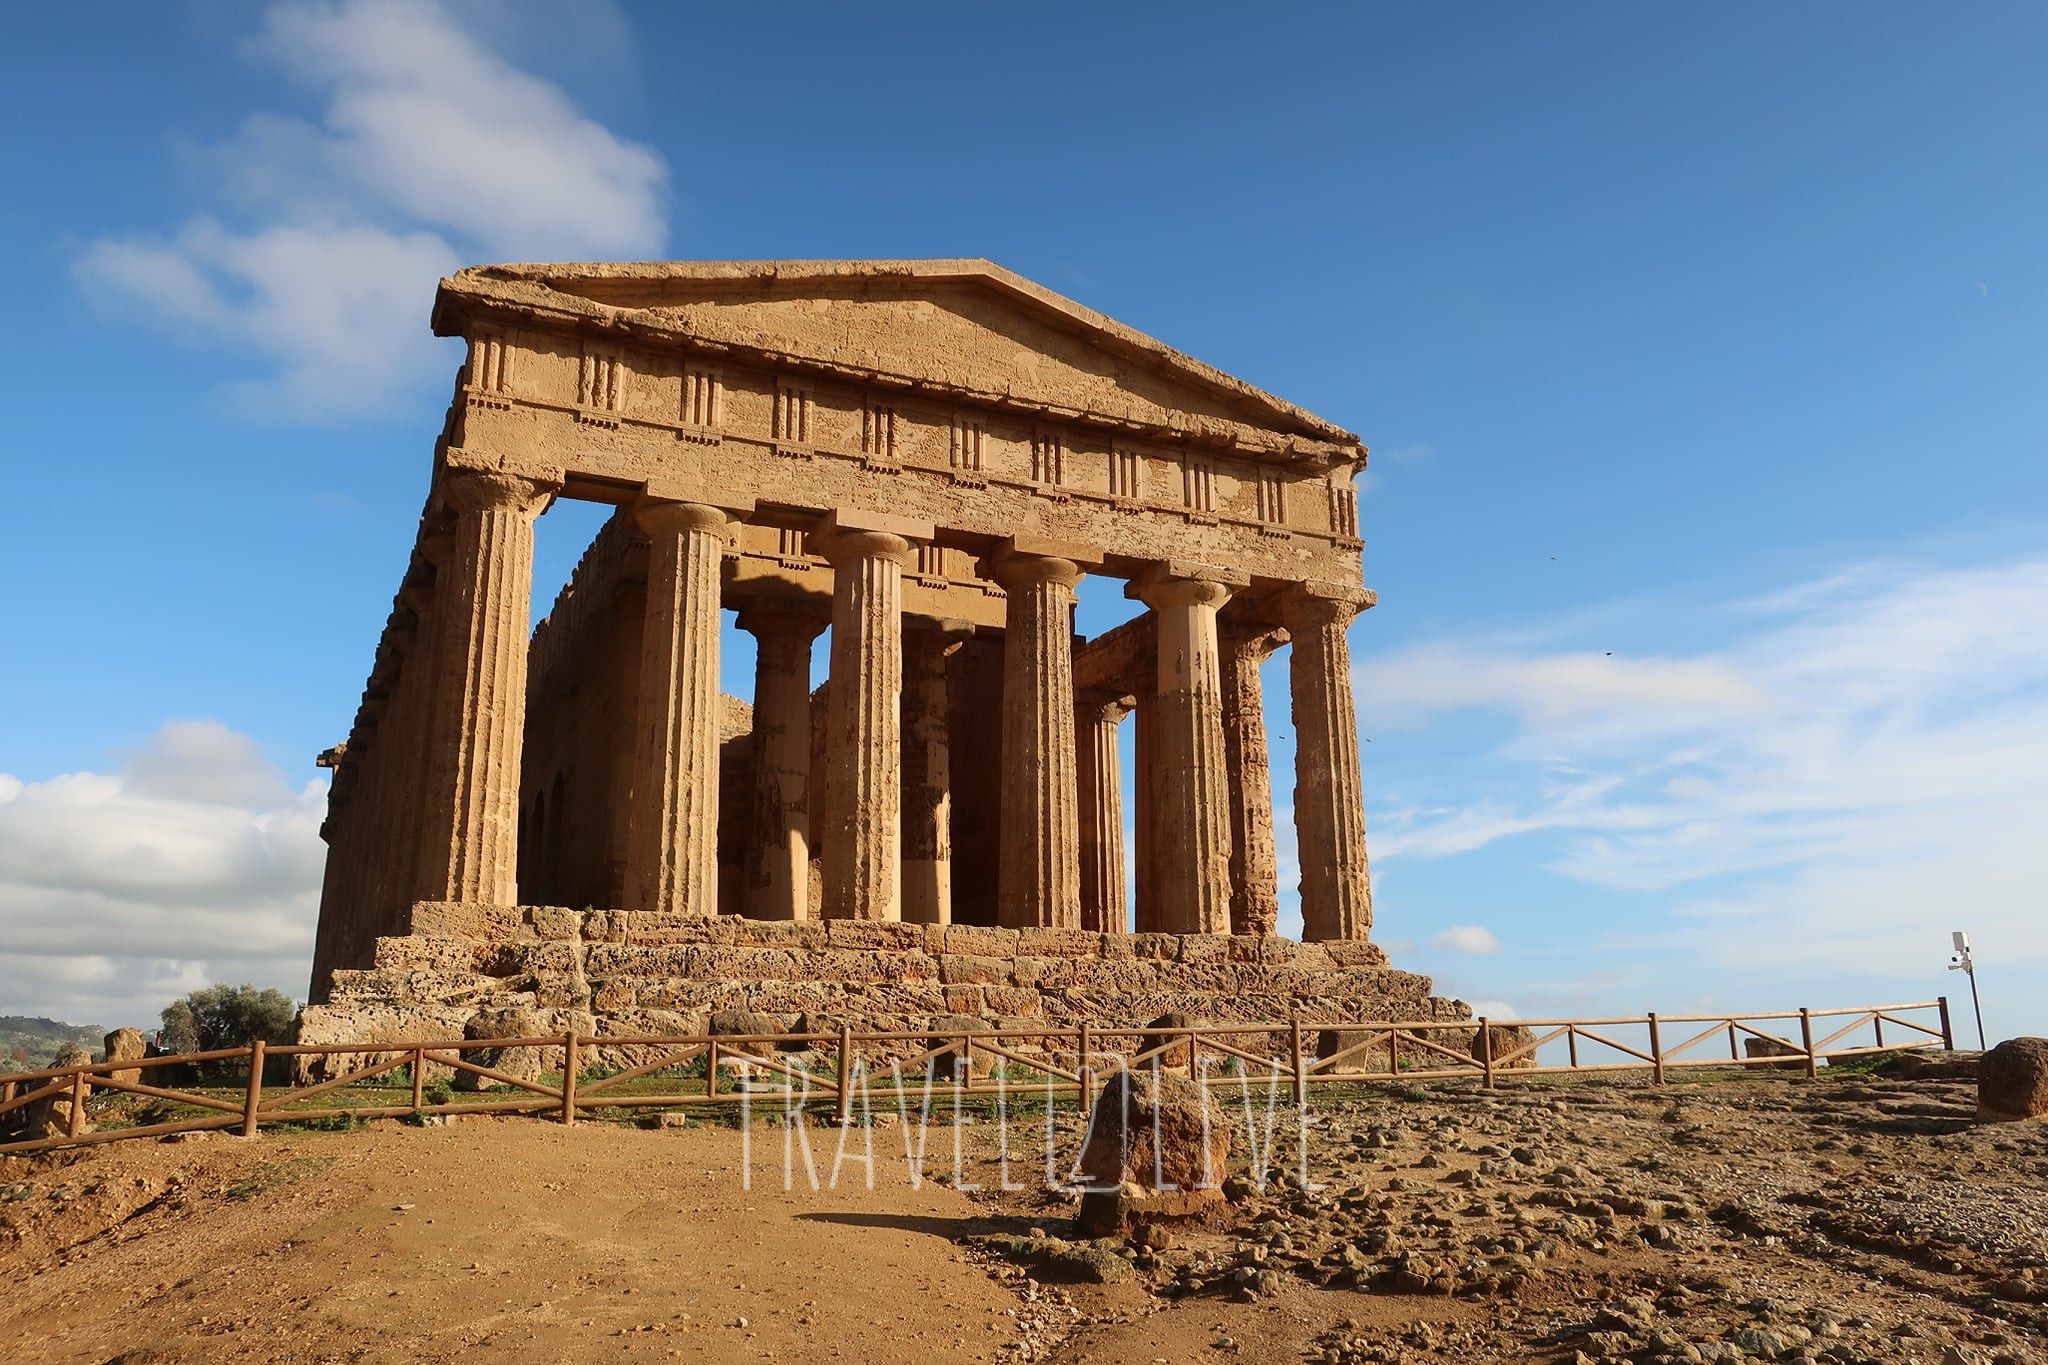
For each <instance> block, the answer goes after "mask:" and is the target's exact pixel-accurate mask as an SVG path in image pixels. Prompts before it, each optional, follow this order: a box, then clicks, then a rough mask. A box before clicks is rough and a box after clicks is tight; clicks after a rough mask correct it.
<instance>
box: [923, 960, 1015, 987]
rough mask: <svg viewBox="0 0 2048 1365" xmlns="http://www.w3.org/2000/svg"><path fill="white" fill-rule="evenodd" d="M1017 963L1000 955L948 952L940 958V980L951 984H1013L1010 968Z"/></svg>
mask: <svg viewBox="0 0 2048 1365" xmlns="http://www.w3.org/2000/svg"><path fill="white" fill-rule="evenodd" d="M1014 965H1015V964H1014V963H1013V962H1011V961H1009V960H1007V959H1004V958H1000V957H978V956H976V955H974V954H972V953H947V954H945V955H943V956H941V957H940V958H939V980H940V981H942V982H944V983H945V984H947V985H949V986H966V985H974V986H989V985H998V986H1000V985H1009V984H1012V982H1011V977H1010V969H1011V967H1012V966H1014Z"/></svg>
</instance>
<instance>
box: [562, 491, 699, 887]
mask: <svg viewBox="0 0 2048 1365" xmlns="http://www.w3.org/2000/svg"><path fill="white" fill-rule="evenodd" d="M634 516H635V519H636V520H637V521H638V522H639V524H640V529H641V530H642V531H644V532H645V533H646V535H647V615H646V618H645V619H646V628H645V633H644V635H643V637H642V643H641V650H640V710H639V723H638V729H637V730H636V732H635V734H634V740H633V815H632V823H631V826H630V830H629V833H628V834H627V841H626V884H627V886H628V887H629V888H630V889H631V900H630V902H629V904H628V907H627V908H629V909H633V910H662V911H667V912H669V913H672V914H684V915H715V914H717V913H718V625H719V619H718V595H719V564H720V561H721V560H722V558H723V556H724V554H725V546H726V542H727V539H728V538H729V536H730V535H731V522H732V518H731V516H730V515H729V514H728V513H726V512H725V511H723V510H722V509H720V508H716V507H706V506H704V505H702V504H701V503H692V502H664V501H652V500H650V501H646V502H642V503H641V504H640V505H639V507H638V508H637V509H635V513H634ZM552 814H553V812H550V815H552Z"/></svg>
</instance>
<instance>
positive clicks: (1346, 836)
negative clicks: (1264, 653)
mask: <svg viewBox="0 0 2048 1365" xmlns="http://www.w3.org/2000/svg"><path fill="white" fill-rule="evenodd" d="M1278 600H1279V606H1280V619H1281V621H1282V622H1283V623H1285V625H1286V627H1287V633H1288V634H1289V635H1290V636H1291V637H1293V641H1294V649H1293V651H1292V657H1291V658H1290V659H1289V661H1288V677H1289V682H1290V684H1291V690H1292V694H1293V704H1294V822H1295V828H1296V831H1297V833H1298V836H1299V838H1300V844H1301V920H1302V937H1303V938H1304V939H1306V940H1308V941H1311V942H1314V941H1317V940H1322V939H1340V938H1348V939H1364V938H1366V937H1368V936H1370V934H1371V932H1372V882H1371V878H1370V875H1369V872H1368V869H1367V866H1366V857H1365V801H1364V797H1363V795H1362V783H1361V779H1360V776H1359V770H1358V717H1357V714H1356V710H1355V705H1356V703H1355V701H1354V699H1353V696H1352V692H1351V646H1350V643H1349V641H1348V640H1347V639H1346V638H1345V629H1346V627H1347V626H1349V624H1350V622H1351V618H1352V617H1353V616H1355V615H1357V614H1358V613H1359V612H1360V611H1361V610H1363V609H1364V608H1366V607H1369V606H1371V605H1372V603H1373V600H1374V599H1373V597H1372V594H1371V593H1369V592H1367V591H1366V590H1364V589H1362V588H1348V587H1342V586H1335V585H1333V586H1329V587H1324V586H1322V585H1311V584H1297V585H1296V586H1295V587H1293V588H1290V589H1289V590H1288V591H1287V592H1285V593H1284V594H1282V595H1281V597H1280V598H1279V599H1278Z"/></svg>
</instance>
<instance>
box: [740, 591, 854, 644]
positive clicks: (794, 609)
mask: <svg viewBox="0 0 2048 1365" xmlns="http://www.w3.org/2000/svg"><path fill="white" fill-rule="evenodd" d="M831 624H832V616H831V614H830V613H829V612H825V611H818V610H813V609H812V608H809V607H806V606H805V605H804V604H803V603H801V602H794V601H789V602H778V601H774V600H770V599H762V600H757V601H753V602H748V603H745V604H743V605H742V606H741V607H740V610H739V627H740V629H741V630H744V631H746V632H747V633H748V634H749V635H752V636H753V637H755V638H756V639H769V638H774V639H789V640H801V641H804V642H805V643H809V642H810V641H812V640H815V639H817V638H818V637H819V636H820V635H822V634H824V633H825V627H827V626H829V625H831Z"/></svg>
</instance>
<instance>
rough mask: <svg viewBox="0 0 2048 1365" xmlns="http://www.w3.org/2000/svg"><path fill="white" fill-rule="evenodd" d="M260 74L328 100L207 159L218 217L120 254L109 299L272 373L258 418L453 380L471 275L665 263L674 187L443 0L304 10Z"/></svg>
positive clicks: (93, 284) (97, 278) (98, 274)
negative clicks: (528, 264)
mask: <svg viewBox="0 0 2048 1365" xmlns="http://www.w3.org/2000/svg"><path fill="white" fill-rule="evenodd" d="M246 55H247V56H248V57H249V59H250V60H251V61H252V62H254V63H256V64H258V65H259V66H261V67H263V68H264V69H266V70H270V71H275V72H278V73H280V74H282V75H284V76H286V77H287V78H289V79H290V80H292V81H293V82H295V83H296V84H298V85H299V86H301V87H302V88H304V89H306V90H307V91H308V92H309V93H310V94H311V95H312V96H313V97H314V98H315V99H316V100H318V101H319V102H320V114H319V116H318V118H317V119H304V118H299V117H295V116H290V115H285V114H279V113H270V112H265V113H258V114H254V115H252V116H250V117H249V118H248V119H246V120H245V121H244V122H243V123H242V125H241V127H240V128H239V129H238V130H237V132H236V133H235V134H234V135H233V136H231V137H230V138H228V139H227V140H226V141H224V142H223V143H221V144H220V145H218V146H215V147H211V148H207V149H203V150H202V151H201V153H200V154H199V156H198V158H197V160H198V161H199V163H200V164H201V165H202V166H203V167H204V168H205V169H206V170H207V172H208V173H209V174H210V175H211V176H212V177H213V179H214V181H215V184H216V192H217V197H218V202H217V204H216V205H215V208H214V211H212V212H210V213H205V214H200V215H197V216H195V217H193V218H191V219H189V220H188V221H187V222H185V223H184V224H183V225H182V226H180V227H178V228H176V229H175V230H173V231H171V232H169V233H168V234H157V235H128V236H107V237H102V238H100V239H98V240H96V241H94V242H92V243H90V244H89V245H88V246H87V248H86V249H85V250H84V252H83V253H81V255H80V256H79V258H78V260H77V262H76V263H75V273H76V275H77V278H78V280H79V282H80V284H81V286H82V287H83V288H84V289H85V291H86V292H87V294H88V296H89V297H91V298H92V299H94V300H95V301H97V302H100V303H102V304H105V305H107V306H109V307H110V308H112V309H121V310H139V311H140V312H141V314H142V316H144V317H145V318H146V319H148V320H149V321H152V322H154V323H156V324H157V325H158V326H160V327H162V328H163V329H165V330H167V331H169V332H171V333H173V334H174V335H178V336H181V337H187V338H191V339H198V340H207V341H215V342H227V343H232V344H235V345H238V346H240V347H243V348H245V349H247V350H249V351H252V352H254V353H255V354H257V355H259V356H261V357H262V358H263V359H264V360H265V361H266V362H267V364H268V366H269V372H268V373H266V374H264V375H263V376H261V377H259V378H253V379H245V380H241V381H237V382H235V383H233V384H231V385H229V386H228V387H227V389H226V393H227V396H228V398H229V399H230V401H231V402H232V403H233V404H235V405H236V406H237V407H238V408H240V409H241V410H243V411H245V412H249V413H254V414H260V415H263V416H267V417H281V418H288V419H293V420H320V419H328V418H335V417H345V416H352V415H359V414H363V413H374V412H377V411H380V410H383V409H385V408H387V407H388V406H390V405H391V404H392V403H393V402H395V401H397V400H399V399H400V398H402V397H403V396H405V395H406V394H407V393H408V392H409V391H411V390H412V389H413V388H414V387H415V385H416V384H417V383H418V382H419V381H418V376H420V375H421V374H422V373H423V372H424V373H431V372H432V371H433V370H434V368H435V367H433V366H432V365H431V364H430V363H429V359H430V356H431V354H432V352H431V346H432V341H431V338H429V337H428V335H427V328H426V322H427V309H428V305H429V303H430V301H431V299H432V296H433V285H434V281H435V280H436V279H437V278H439V277H440V276H441V275H444V274H446V273H447V272H448V271H449V270H451V269H453V268H455V267H456V266H458V265H459V264H462V263H463V262H464V261H466V260H474V259H477V258H479V257H490V258H496V259H507V258H514V259H525V260H546V259H557V258H564V257H566V258H591V257H597V258H604V257H614V256H628V257H632V256H647V255H656V254H659V253H660V252H661V251H662V249H663V246H664V244H665V240H666V236H667V224H666V221H665V195H666V187H667V169H666V166H665V164H664V162H663V161H662V158H661V156H660V155H659V154H658V153H657V152H655V151H654V150H653V149H652V148H650V147H647V146H644V145H642V144H639V143H636V142H632V141H629V140H627V139H624V138H621V137H619V136H618V135H617V134H615V133H613V132H612V131H611V130H609V129H607V128H606V127H604V126H603V125H602V124H600V123H597V122H596V121H594V120H592V119H590V118H588V117H586V116H585V115H584V114H582V113H581V112H580V111H579V110H578V109H577V107H576V105H575V104H574V102H573V101H571V100H570V98H569V97H568V95H567V94H566V93H564V92H563V91H562V90H561V89H560V88H559V87H558V86H556V85H554V84H552V83H551V82H549V81H546V80H543V79H541V78H539V77H537V76H534V75H532V74H531V73H529V72H526V71H522V70H520V69H518V68H517V67H515V66H513V65H511V64H510V63H509V62H507V61H505V60H504V59H503V58H502V57H500V56H498V55H496V54H495V53H493V52H492V51H491V50H490V49H489V48H487V47H486V46H485V45H484V44H483V43H482V42H481V41H480V40H479V39H478V38H477V36H476V35H475V34H473V33H472V32H470V31H468V30H467V29H465V28H464V27H463V26H462V25H461V24H459V23H458V22H457V21H456V20H455V19H454V17H452V16H451V15H450V14H449V12H448V11H447V10H445V9H443V8H441V7H440V6H439V5H437V4H434V3H432V0H285V2H284V3H280V4H276V5H273V6H271V7H270V8H269V9H268V10H266V11H265V13H264V17H263V22H262V26H261V28H260V30H259V32H258V33H257V34H256V35H255V36H254V37H252V38H251V39H250V41H249V42H248V43H247V44H246Z"/></svg>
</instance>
